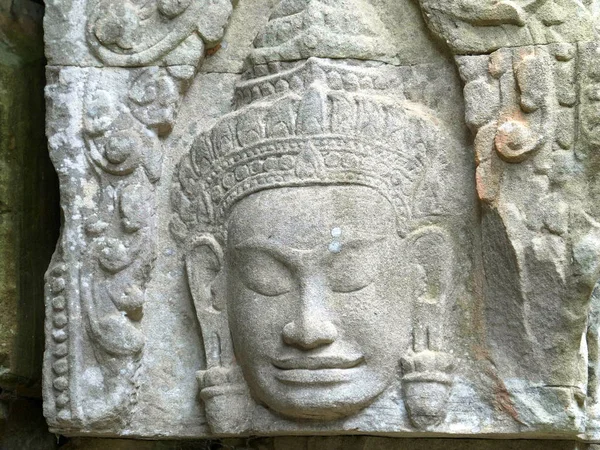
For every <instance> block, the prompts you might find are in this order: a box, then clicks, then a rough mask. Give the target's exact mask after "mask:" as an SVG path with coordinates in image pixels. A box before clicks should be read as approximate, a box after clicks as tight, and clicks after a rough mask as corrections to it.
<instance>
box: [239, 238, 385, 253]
mask: <svg viewBox="0 0 600 450" xmlns="http://www.w3.org/2000/svg"><path fill="white" fill-rule="evenodd" d="M387 238H388V236H385V235H381V234H372V233H368V234H367V233H353V235H352V236H350V237H349V238H347V239H344V238H342V239H341V242H342V244H343V245H345V246H351V245H353V244H354V245H356V244H358V245H361V244H372V243H375V242H379V241H383V240H385V239H387ZM331 240H334V239H333V238H332V239H331ZM323 244H324V243H320V244H318V245H315V246H314V247H313V248H310V249H297V248H293V247H288V246H287V245H285V244H283V243H282V242H279V241H275V240H273V239H266V238H262V237H251V238H249V239H246V240H244V241H242V242H240V243H237V244H235V245H233V248H234V249H235V250H263V251H267V252H269V253H272V254H274V255H276V256H279V257H282V258H289V257H290V256H300V255H302V254H307V253H312V252H315V251H317V250H322V249H323Z"/></svg>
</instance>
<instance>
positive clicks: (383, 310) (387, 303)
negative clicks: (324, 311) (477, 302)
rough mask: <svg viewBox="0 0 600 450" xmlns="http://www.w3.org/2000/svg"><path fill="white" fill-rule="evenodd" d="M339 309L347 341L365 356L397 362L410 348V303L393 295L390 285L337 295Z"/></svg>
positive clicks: (369, 287)
mask: <svg viewBox="0 0 600 450" xmlns="http://www.w3.org/2000/svg"><path fill="white" fill-rule="evenodd" d="M341 295H343V298H342V297H341ZM336 307H337V310H338V311H339V313H338V318H339V321H340V327H341V328H342V329H343V331H344V333H343V334H344V338H345V340H348V341H352V342H354V343H356V344H357V345H358V346H359V347H360V349H361V351H362V352H364V353H365V356H370V357H371V358H372V359H382V358H384V359H385V358H392V359H397V358H398V357H399V355H401V353H402V352H403V351H404V350H405V349H406V348H407V346H408V344H409V339H410V335H411V326H410V324H411V313H410V310H411V307H410V303H409V302H406V301H403V299H400V298H399V297H398V296H397V293H396V292H390V289H389V286H387V285H386V284H383V283H373V284H372V285H370V286H368V287H366V288H365V289H363V290H361V291H359V292H355V293H352V294H336ZM394 364H395V362H394Z"/></svg>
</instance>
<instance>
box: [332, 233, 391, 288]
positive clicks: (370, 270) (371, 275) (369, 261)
mask: <svg viewBox="0 0 600 450" xmlns="http://www.w3.org/2000/svg"><path fill="white" fill-rule="evenodd" d="M381 254H382V249H381V245H380V243H379V242H374V241H370V242H369V241H354V242H350V243H347V244H344V243H342V244H341V247H340V251H339V252H337V253H335V254H330V255H329V256H328V258H327V259H328V263H327V280H328V283H329V287H330V289H331V290H332V291H333V292H340V293H351V292H357V291H360V290H362V289H364V288H366V287H367V286H369V285H370V284H372V283H373V281H374V280H375V277H376V275H377V272H378V271H379V267H380V264H379V261H380V257H381Z"/></svg>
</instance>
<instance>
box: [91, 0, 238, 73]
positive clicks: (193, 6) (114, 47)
mask: <svg viewBox="0 0 600 450" xmlns="http://www.w3.org/2000/svg"><path fill="white" fill-rule="evenodd" d="M93 11H94V12H93V13H92V15H90V17H89V19H88V26H87V40H88V43H89V45H90V46H91V48H92V50H93V51H94V52H95V53H96V55H97V56H98V57H99V58H100V59H101V60H102V61H103V62H105V63H106V64H109V65H116V66H139V65H148V64H150V63H156V62H158V63H160V62H161V61H162V62H165V61H163V58H165V57H167V55H168V54H169V53H171V52H175V53H177V48H178V47H179V46H180V45H181V44H182V43H183V42H184V41H185V43H186V45H185V46H182V47H184V48H185V50H183V51H180V52H179V54H178V57H177V60H178V61H177V63H176V64H177V65H191V66H196V65H197V64H198V61H199V60H200V58H201V57H202V56H204V49H205V44H208V45H215V44H216V43H217V42H218V40H219V39H220V38H221V37H222V36H223V32H224V27H225V25H226V23H227V20H228V19H229V15H230V14H231V11H232V5H231V0H218V1H212V2H201V1H198V0H152V1H148V2H136V1H134V0H97V2H96V4H95V6H94V9H93ZM167 59H168V58H167ZM167 64H168V65H170V62H167Z"/></svg>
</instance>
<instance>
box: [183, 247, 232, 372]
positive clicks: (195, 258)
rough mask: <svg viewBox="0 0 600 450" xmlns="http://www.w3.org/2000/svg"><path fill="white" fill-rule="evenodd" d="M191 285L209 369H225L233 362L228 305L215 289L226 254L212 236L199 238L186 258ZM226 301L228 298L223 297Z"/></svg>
mask: <svg viewBox="0 0 600 450" xmlns="http://www.w3.org/2000/svg"><path fill="white" fill-rule="evenodd" d="M185 267H186V272H187V276H188V284H189V287H190V291H191V293H192V298H193V299H194V306H195V307H196V315H197V316H198V322H199V323H200V331H201V332H202V339H203V342H204V351H205V355H206V368H207V370H208V369H212V368H214V367H221V366H223V365H226V364H229V363H230V361H231V360H232V359H233V349H232V347H231V343H230V342H229V340H228V336H229V329H228V327H227V318H226V314H225V306H224V304H219V296H218V295H217V294H216V293H215V292H214V291H215V289H214V285H215V282H216V281H217V279H218V278H219V274H220V273H221V272H222V269H223V250H222V248H221V245H220V244H219V243H218V242H217V240H216V239H215V238H214V237H212V236H211V235H202V236H199V237H197V238H195V239H194V240H193V241H192V244H191V245H190V248H189V250H188V252H187V254H186V256H185ZM221 297H224V296H221Z"/></svg>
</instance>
